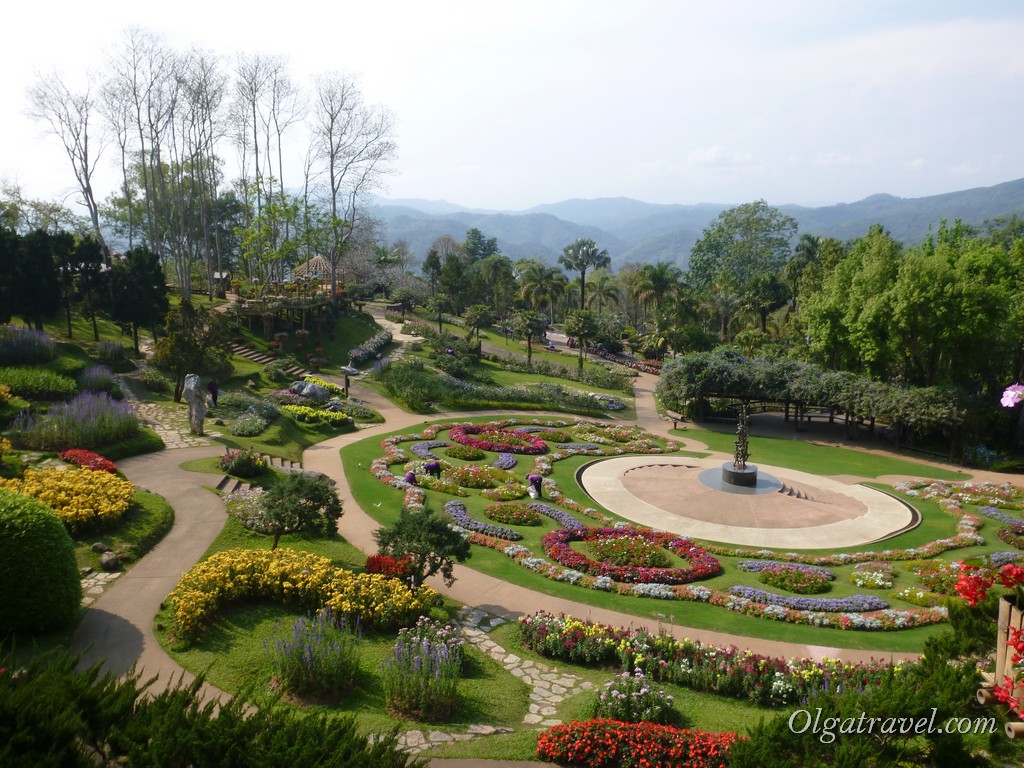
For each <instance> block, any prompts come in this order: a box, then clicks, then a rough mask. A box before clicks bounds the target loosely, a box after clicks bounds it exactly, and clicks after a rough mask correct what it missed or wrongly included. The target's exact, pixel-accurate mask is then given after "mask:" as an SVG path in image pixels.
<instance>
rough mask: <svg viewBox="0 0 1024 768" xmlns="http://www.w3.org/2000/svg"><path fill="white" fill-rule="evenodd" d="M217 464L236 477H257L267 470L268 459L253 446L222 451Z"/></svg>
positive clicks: (222, 469) (223, 470)
mask: <svg viewBox="0 0 1024 768" xmlns="http://www.w3.org/2000/svg"><path fill="white" fill-rule="evenodd" d="M217 466H218V467H220V469H221V471H222V472H227V473H228V474H229V475H235V476H236V477H256V476H257V475H262V474H263V473H264V472H266V471H267V460H266V459H265V458H263V457H262V456H261V455H260V454H258V453H256V451H254V450H253V449H252V448H236V449H235V450H228V451H227V452H225V453H222V454H221V456H220V458H218V459H217Z"/></svg>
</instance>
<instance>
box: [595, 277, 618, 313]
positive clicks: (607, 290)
mask: <svg viewBox="0 0 1024 768" xmlns="http://www.w3.org/2000/svg"><path fill="white" fill-rule="evenodd" d="M589 285H590V301H589V303H590V305H591V306H593V305H595V304H596V305H597V306H596V310H597V314H598V315H600V314H601V310H602V308H603V306H604V304H605V302H607V303H609V304H614V305H615V306H618V305H619V283H618V281H617V280H616V279H615V276H614V275H613V274H612V273H611V272H609V271H608V270H607V269H599V270H597V271H596V272H595V273H594V274H593V275H591V276H590V282H589Z"/></svg>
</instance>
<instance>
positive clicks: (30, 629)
mask: <svg viewBox="0 0 1024 768" xmlns="http://www.w3.org/2000/svg"><path fill="white" fill-rule="evenodd" d="M0 594H2V595H3V600H0V634H5V635H6V634H10V633H18V632H25V633H36V632H45V631H48V630H52V629H57V628H60V627H66V626H69V625H71V624H72V623H74V621H75V619H77V617H78V610H79V603H80V602H81V600H82V585H81V581H80V580H79V576H78V566H77V564H76V563H75V550H74V544H73V543H72V541H71V536H70V535H69V534H68V532H67V529H66V528H65V527H64V525H63V523H61V521H60V520H59V519H58V518H57V515H55V514H54V512H53V510H52V509H50V508H49V507H47V506H46V505H45V504H42V503H41V502H39V501H36V500H35V499H33V498H30V497H28V496H22V495H21V494H17V493H11V492H10V491H6V490H2V489H0Z"/></svg>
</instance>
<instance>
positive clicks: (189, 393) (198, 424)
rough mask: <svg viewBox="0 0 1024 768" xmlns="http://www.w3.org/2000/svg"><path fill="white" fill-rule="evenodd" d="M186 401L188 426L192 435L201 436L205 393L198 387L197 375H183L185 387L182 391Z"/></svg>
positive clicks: (204, 412) (204, 414)
mask: <svg viewBox="0 0 1024 768" xmlns="http://www.w3.org/2000/svg"><path fill="white" fill-rule="evenodd" d="M182 395H183V396H184V397H185V402H186V403H188V428H189V431H190V432H191V433H192V434H193V435H199V436H202V434H203V419H204V418H205V417H206V395H205V394H204V393H203V391H202V390H201V389H199V376H198V375H197V374H195V373H190V374H188V375H187V376H186V377H185V389H184V390H183V391H182Z"/></svg>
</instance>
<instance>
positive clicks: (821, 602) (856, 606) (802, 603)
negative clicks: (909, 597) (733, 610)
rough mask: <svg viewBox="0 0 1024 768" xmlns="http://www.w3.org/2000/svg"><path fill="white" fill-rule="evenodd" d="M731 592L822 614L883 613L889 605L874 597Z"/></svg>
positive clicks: (738, 589) (748, 589) (751, 589)
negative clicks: (800, 595) (790, 595)
mask: <svg viewBox="0 0 1024 768" xmlns="http://www.w3.org/2000/svg"><path fill="white" fill-rule="evenodd" d="M729 591H730V592H731V593H732V594H733V595H735V596H736V597H742V598H745V599H747V600H753V601H754V602H755V603H764V604H765V605H781V606H782V607H784V608H792V609H794V610H797V611H821V612H822V613H850V612H863V611H881V610H885V609H886V608H888V607H889V604H888V603H887V602H885V600H883V599H882V598H880V597H875V596H874V595H853V596H852V597H789V596H788V595H777V594H775V593H774V592H766V591H765V590H763V589H756V588H755V587H741V586H735V587H730V588H729Z"/></svg>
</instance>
